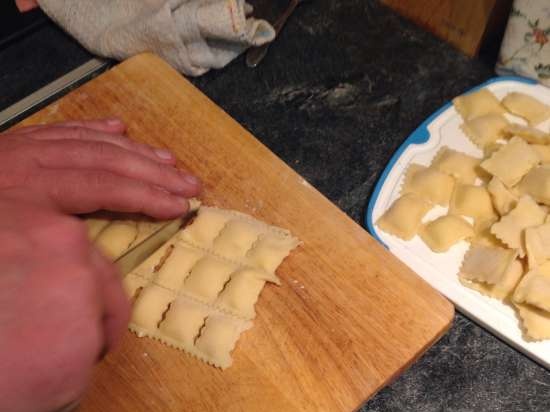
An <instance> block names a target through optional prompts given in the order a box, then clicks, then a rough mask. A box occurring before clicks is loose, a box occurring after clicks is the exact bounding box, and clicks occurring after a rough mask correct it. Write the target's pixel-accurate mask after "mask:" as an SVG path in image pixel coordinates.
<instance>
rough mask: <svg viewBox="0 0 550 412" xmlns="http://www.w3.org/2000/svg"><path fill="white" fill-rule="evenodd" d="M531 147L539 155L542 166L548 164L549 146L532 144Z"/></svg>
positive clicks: (549, 159) (549, 160)
mask: <svg viewBox="0 0 550 412" xmlns="http://www.w3.org/2000/svg"><path fill="white" fill-rule="evenodd" d="M531 147H532V148H533V150H534V151H535V152H537V154H538V155H539V159H540V162H541V163H542V164H543V165H544V164H545V163H550V146H546V145H541V144H532V145H531Z"/></svg>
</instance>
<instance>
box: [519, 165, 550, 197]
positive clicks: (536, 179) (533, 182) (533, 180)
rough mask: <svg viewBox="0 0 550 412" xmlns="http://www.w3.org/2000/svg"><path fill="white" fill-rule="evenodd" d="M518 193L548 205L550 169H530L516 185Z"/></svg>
mask: <svg viewBox="0 0 550 412" xmlns="http://www.w3.org/2000/svg"><path fill="white" fill-rule="evenodd" d="M518 190H519V193H521V194H524V195H529V196H531V197H532V198H533V199H535V200H536V201H537V202H539V203H543V204H545V205H550V167H547V166H539V167H535V168H533V169H531V170H530V171H529V173H527V174H526V175H525V177H524V178H523V179H522V180H521V182H520V183H519V185H518Z"/></svg>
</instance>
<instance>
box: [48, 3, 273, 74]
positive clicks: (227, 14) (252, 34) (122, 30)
mask: <svg viewBox="0 0 550 412" xmlns="http://www.w3.org/2000/svg"><path fill="white" fill-rule="evenodd" d="M38 3H39V4H40V7H41V8H42V10H44V12H45V13H46V14H48V15H49V16H50V17H51V18H52V19H53V20H54V21H56V22H57V23H58V24H59V25H60V26H61V27H63V28H64V29H65V30H66V31H67V32H68V33H69V34H71V35H72V36H73V37H75V38H76V40H78V41H79V42H80V43H81V44H82V45H83V46H84V47H85V48H87V49H88V50H89V51H90V52H92V53H95V54H98V55H100V56H104V57H110V58H114V59H117V60H123V59H126V58H128V57H130V56H133V55H135V54H138V53H142V52H153V53H156V54H158V55H159V56H161V57H162V58H164V59H165V60H166V61H168V63H170V64H171V65H172V66H173V67H175V68H176V69H177V70H179V71H181V72H183V73H184V74H187V75H189V76H200V75H201V74H204V73H206V72H207V71H208V70H210V69H212V68H216V69H219V68H221V67H224V66H225V65H227V64H228V63H229V62H230V61H232V60H233V59H234V58H235V57H237V56H238V55H239V54H240V53H242V52H243V51H244V50H245V49H247V48H248V47H250V46H259V45H262V44H264V43H267V42H270V41H272V40H273V39H274V38H275V31H274V29H273V27H272V26H271V25H270V24H269V23H267V22H266V21H264V20H259V19H254V18H252V17H248V14H249V13H250V12H251V11H252V8H251V7H250V5H248V4H247V3H246V2H245V1H244V0H38Z"/></svg>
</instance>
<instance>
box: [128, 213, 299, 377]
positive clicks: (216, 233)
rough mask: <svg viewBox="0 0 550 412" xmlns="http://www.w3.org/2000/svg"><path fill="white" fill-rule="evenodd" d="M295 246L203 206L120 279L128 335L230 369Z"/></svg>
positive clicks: (270, 229)
mask: <svg viewBox="0 0 550 412" xmlns="http://www.w3.org/2000/svg"><path fill="white" fill-rule="evenodd" d="M298 244H299V241H298V240H297V239H296V238H295V237H293V236H292V235H291V234H290V232H289V231H287V230H284V229H281V228H278V227H275V226H270V225H267V224H265V223H263V222H260V221H258V220H256V219H254V218H252V217H251V216H248V215H244V214H242V213H239V212H234V211H230V210H223V209H217V208H211V207H201V208H200V209H199V211H198V215H197V217H196V218H195V220H194V221H193V222H192V223H191V224H190V225H188V226H187V227H185V228H184V229H183V230H182V231H181V232H179V233H177V234H176V235H175V236H174V237H173V238H172V239H171V240H170V241H168V242H167V243H166V244H165V245H164V246H163V247H161V249H159V250H158V251H157V252H156V253H155V254H153V255H152V256H151V257H150V258H149V259H147V260H146V261H145V262H143V263H142V264H141V265H140V266H139V267H137V268H136V269H135V270H134V271H133V272H131V273H129V274H128V275H126V277H125V278H124V281H123V283H124V287H125V290H126V291H127V293H128V294H129V295H130V297H133V298H134V299H135V303H134V310H133V314H132V321H131V323H130V326H129V327H130V329H131V330H132V331H134V332H135V333H136V334H138V336H149V337H152V338H155V339H158V340H160V341H162V342H164V343H166V344H168V345H171V346H173V347H175V348H178V349H181V350H184V351H186V352H187V353H189V354H191V355H193V356H195V357H197V358H198V359H201V360H203V361H205V362H207V363H209V364H212V365H214V366H217V367H220V368H227V367H229V366H230V365H231V363H232V359H231V355H230V353H231V351H232V350H233V348H234V347H235V344H236V342H237V340H238V339H239V336H240V334H241V333H242V332H243V331H245V330H247V329H249V328H250V327H251V326H252V323H251V319H253V318H254V316H255V314H256V312H255V304H256V302H257V300H258V298H259V296H260V294H261V291H262V290H263V288H264V286H265V284H266V283H267V282H271V283H280V281H279V279H278V277H277V276H276V275H275V271H276V269H277V268H278V266H279V265H280V264H281V262H282V261H283V260H284V259H285V258H286V257H287V256H288V254H289V253H290V252H291V251H292V250H293V249H294V248H295V247H296V246H298Z"/></svg>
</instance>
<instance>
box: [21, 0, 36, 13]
mask: <svg viewBox="0 0 550 412" xmlns="http://www.w3.org/2000/svg"><path fill="white" fill-rule="evenodd" d="M15 5H16V6H17V8H18V9H19V11H20V12H26V11H29V10H32V9H35V8H37V7H38V2H37V1H36V0H15Z"/></svg>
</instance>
